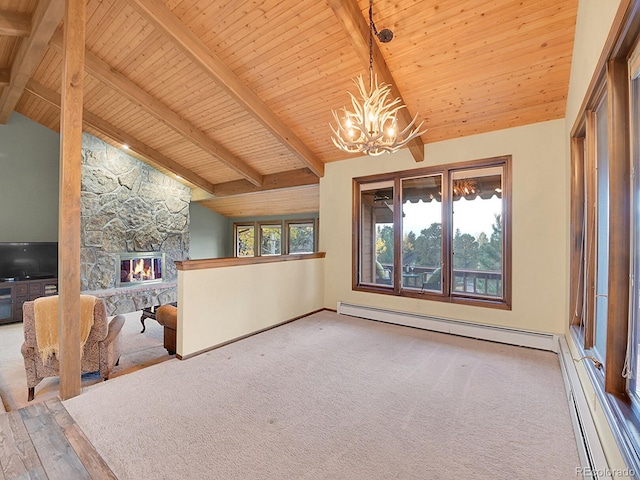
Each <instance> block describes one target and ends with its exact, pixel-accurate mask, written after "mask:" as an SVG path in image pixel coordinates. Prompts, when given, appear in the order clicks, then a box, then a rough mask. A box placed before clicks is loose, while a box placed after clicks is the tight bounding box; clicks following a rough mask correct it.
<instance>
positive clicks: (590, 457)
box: [558, 336, 612, 480]
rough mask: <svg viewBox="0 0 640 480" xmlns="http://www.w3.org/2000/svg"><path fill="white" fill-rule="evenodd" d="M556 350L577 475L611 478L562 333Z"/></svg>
mask: <svg viewBox="0 0 640 480" xmlns="http://www.w3.org/2000/svg"><path fill="white" fill-rule="evenodd" d="M558 350H559V351H558V359H559V361H560V369H561V370H562V377H563V379H564V385H565V390H566V393H567V401H568V402H569V411H570V413H571V422H572V423H573V431H574V433H575V436H576V445H577V447H578V455H579V456H580V463H581V468H580V470H579V471H578V470H577V469H576V477H578V476H579V475H578V474H581V475H582V478H585V479H598V480H600V479H606V478H609V479H610V478H612V472H611V470H610V469H609V465H608V463H607V459H606V457H605V455H604V450H603V448H602V443H601V442H600V437H599V436H598V431H597V430H596V426H595V423H594V421H593V417H592V416H591V410H589V405H588V404H587V398H586V397H585V395H584V390H582V385H581V383H580V378H578V372H577V370H576V366H575V363H574V361H573V356H572V355H571V350H569V345H567V340H566V339H565V338H564V336H562V337H560V338H558Z"/></svg>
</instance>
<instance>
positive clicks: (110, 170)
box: [80, 133, 191, 315]
mask: <svg viewBox="0 0 640 480" xmlns="http://www.w3.org/2000/svg"><path fill="white" fill-rule="evenodd" d="M190 201H191V189H190V188H188V187H186V186H184V185H182V184H181V183H179V182H177V181H175V180H173V179H172V178H170V177H168V176H166V175H164V174H162V173H160V172H159V171H157V170H155V169H154V168H152V167H150V166H149V165H147V164H145V163H142V162H140V161H139V160H136V159H134V158H132V157H130V156H128V155H126V154H125V153H124V152H122V151H121V150H118V149H116V148H114V147H112V146H110V145H108V144H107V143H105V142H103V141H101V140H99V139H98V138H96V137H94V136H92V135H90V134H87V133H85V134H83V136H82V222H81V228H82V231H81V234H82V236H81V250H80V255H81V258H80V262H81V289H82V290H83V292H84V293H90V294H93V295H96V296H98V297H101V298H104V300H105V302H106V304H107V310H108V313H109V315H115V314H119V313H128V312H134V311H136V310H141V309H142V308H144V307H150V306H152V305H159V304H164V303H170V302H175V301H176V300H177V289H176V281H177V276H178V274H177V270H176V267H175V263H174V261H176V260H186V259H188V258H189V202H190ZM153 256H159V257H160V258H163V261H162V262H161V263H163V264H162V265H160V267H159V268H160V274H161V276H160V278H154V279H153V280H152V281H147V282H144V281H133V282H131V281H130V282H125V283H124V284H123V283H122V266H123V265H122V261H123V260H127V261H128V260H130V259H132V258H137V259H138V260H139V259H141V258H142V259H143V262H142V268H143V269H144V268H145V259H146V260H147V261H146V263H147V265H146V267H147V268H150V267H152V265H150V264H149V263H150V262H149V258H150V257H151V258H152V257H153ZM154 262H155V261H152V262H151V263H154ZM156 264H157V263H156ZM153 268H155V272H157V268H158V267H157V266H153ZM134 270H135V267H134ZM154 276H156V273H154ZM132 278H140V275H139V273H138V274H134V276H133V277H132Z"/></svg>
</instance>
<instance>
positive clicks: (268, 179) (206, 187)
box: [25, 79, 320, 201]
mask: <svg viewBox="0 0 640 480" xmlns="http://www.w3.org/2000/svg"><path fill="white" fill-rule="evenodd" d="M25 90H27V91H28V92H29V93H31V94H33V95H35V96H36V97H38V98H41V99H42V100H44V101H45V102H47V103H49V104H50V105H53V106H54V107H57V108H60V94H59V93H56V92H54V91H52V90H50V89H48V88H47V87H45V86H44V85H41V84H40V83H38V82H36V81H35V80H33V79H31V80H29V82H27V85H26V87H25ZM83 122H84V124H85V125H87V126H89V127H92V128H94V129H96V130H98V131H99V132H101V133H103V134H104V135H105V136H107V137H109V138H111V139H112V140H113V141H114V143H116V144H119V143H126V144H127V145H128V146H129V149H130V150H131V151H133V152H135V153H137V154H138V155H141V156H143V157H145V158H147V159H149V160H150V161H151V162H152V163H155V164H157V165H160V166H162V167H164V168H166V169H167V170H169V171H170V172H172V173H174V174H176V175H180V176H181V177H182V178H184V179H185V180H187V181H188V182H191V183H192V184H194V185H196V186H197V187H199V188H200V189H202V190H203V191H204V192H206V194H204V195H202V194H200V195H196V194H195V192H194V197H193V201H202V200H209V199H211V198H217V197H228V196H234V195H246V194H250V193H257V192H262V191H267V190H278V189H286V188H294V187H300V186H304V185H314V184H317V183H319V182H320V179H319V178H318V176H317V175H315V174H314V173H313V172H311V171H310V170H309V169H307V168H302V169H298V170H291V171H288V172H280V173H273V174H270V175H264V176H263V177H262V178H263V182H262V186H261V187H257V186H256V185H253V184H252V183H251V182H249V181H248V180H234V181H232V182H224V183H217V184H213V183H211V182H209V181H208V180H205V179H204V178H202V177H201V176H200V175H197V174H195V173H193V172H192V171H191V170H189V169H188V168H186V167H184V166H182V165H181V164H179V163H178V162H176V161H175V160H172V159H171V158H169V157H167V156H166V155H164V154H162V153H160V152H158V151H157V150H155V149H153V148H152V147H150V146H148V145H146V144H145V143H143V142H141V141H140V140H138V139H136V138H135V137H133V136H131V135H129V134H128V133H126V132H125V131H123V130H121V129H119V128H118V127H115V126H113V125H111V124H110V123H108V122H106V121H104V120H102V119H101V118H99V117H98V116H97V115H95V114H93V113H91V112H89V111H88V110H87V109H85V110H84V112H83Z"/></svg>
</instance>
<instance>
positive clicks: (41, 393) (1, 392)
mask: <svg viewBox="0 0 640 480" xmlns="http://www.w3.org/2000/svg"><path fill="white" fill-rule="evenodd" d="M125 317H126V320H125V324H124V327H123V329H122V333H121V335H122V336H123V337H122V338H123V343H124V345H123V354H122V356H121V357H120V364H119V365H118V366H117V367H115V369H114V370H113V373H112V378H115V377H117V376H119V375H123V374H125V373H131V372H134V371H136V370H139V369H141V368H144V367H147V366H149V365H153V364H156V363H159V362H162V361H164V360H168V359H171V358H173V356H169V355H168V354H167V351H166V350H165V349H164V347H163V329H162V327H161V326H160V325H159V324H158V323H157V322H156V321H154V320H150V319H146V320H145V324H146V326H147V329H146V330H145V332H144V333H140V330H142V324H141V323H140V312H133V313H128V314H126V315H125ZM23 341H24V334H23V329H22V323H14V324H10V325H3V326H1V327H0V397H2V401H3V405H4V407H5V409H6V410H16V409H18V408H21V407H24V406H26V405H28V402H27V379H26V376H25V372H24V363H23V360H22V354H21V353H20V347H21V346H22V342H23ZM101 382H102V379H101V378H100V375H99V374H85V375H83V376H82V386H83V388H84V387H87V386H89V385H93V384H95V383H101ZM59 385H60V383H59V379H58V378H57V377H52V378H45V379H44V380H43V381H42V382H40V384H38V386H37V387H36V396H35V399H34V401H36V402H41V401H44V400H48V399H50V398H53V397H57V396H58V395H59V393H60V391H59ZM0 411H1V409H0Z"/></svg>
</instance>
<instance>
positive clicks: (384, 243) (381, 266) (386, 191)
mask: <svg viewBox="0 0 640 480" xmlns="http://www.w3.org/2000/svg"><path fill="white" fill-rule="evenodd" d="M360 206H361V208H360V210H361V211H360V265H359V278H360V283H363V284H379V285H393V266H394V265H393V264H394V232H395V229H394V225H393V182H392V181H391V182H381V183H376V184H370V185H366V184H364V185H362V188H361V197H360Z"/></svg>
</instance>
